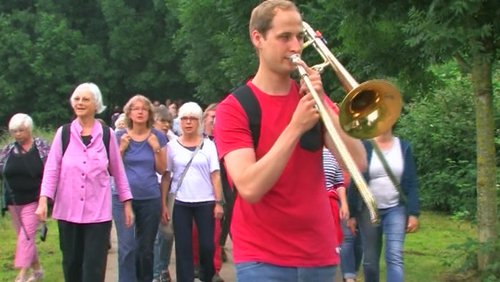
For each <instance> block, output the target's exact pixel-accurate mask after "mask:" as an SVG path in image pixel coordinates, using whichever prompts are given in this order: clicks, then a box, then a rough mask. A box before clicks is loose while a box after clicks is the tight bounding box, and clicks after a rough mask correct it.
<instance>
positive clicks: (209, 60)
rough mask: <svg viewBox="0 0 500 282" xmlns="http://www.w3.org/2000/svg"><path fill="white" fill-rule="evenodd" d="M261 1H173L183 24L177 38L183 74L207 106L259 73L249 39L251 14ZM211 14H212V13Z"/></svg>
mask: <svg viewBox="0 0 500 282" xmlns="http://www.w3.org/2000/svg"><path fill="white" fill-rule="evenodd" d="M256 3H257V1H228V0H221V1H211V0H200V1H171V0H167V4H168V5H169V7H171V8H173V9H174V11H175V15H176V17H177V19H178V21H179V23H180V29H179V30H178V31H177V32H176V34H175V38H174V44H175V49H176V50H177V51H178V52H180V53H181V54H182V57H183V58H182V67H181V69H182V71H183V73H184V74H185V75H186V79H188V81H190V82H192V83H193V84H195V85H196V93H195V96H196V97H197V98H199V99H201V100H202V101H203V102H205V103H210V102H213V101H217V100H220V99H221V97H223V96H225V95H226V94H227V93H228V92H229V90H230V89H232V88H233V87H234V86H236V85H238V84H241V83H243V82H244V81H245V79H246V78H247V77H248V76H249V75H251V74H252V73H254V72H255V68H256V61H255V59H253V58H254V57H255V55H254V53H253V51H252V47H251V44H250V42H249V40H248V33H247V32H246V31H247V30H248V27H247V23H248V19H249V18H250V15H249V12H250V11H251V7H253V6H254V5H255V4H256ZM207 11H210V13H208V12H207Z"/></svg>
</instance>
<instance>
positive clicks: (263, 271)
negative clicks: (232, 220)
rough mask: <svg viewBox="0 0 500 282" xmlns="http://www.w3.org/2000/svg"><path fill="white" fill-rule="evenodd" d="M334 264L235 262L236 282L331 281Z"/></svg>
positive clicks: (333, 273) (333, 276)
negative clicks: (306, 265)
mask: <svg viewBox="0 0 500 282" xmlns="http://www.w3.org/2000/svg"><path fill="white" fill-rule="evenodd" d="M336 268H337V267H336V266H335V265H331V266H322V267H284V266H277V265H272V264H267V263H261V262H245V263H238V264H236V277H237V281H238V282H255V281H262V282H275V281H276V282H278V281H287V282H309V281H315V282H316V281H317V282H331V281H334V279H335V270H336Z"/></svg>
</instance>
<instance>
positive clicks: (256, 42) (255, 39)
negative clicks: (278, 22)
mask: <svg viewBox="0 0 500 282" xmlns="http://www.w3.org/2000/svg"><path fill="white" fill-rule="evenodd" d="M250 39H251V40H252V44H253V46H254V47H255V48H256V49H260V45H261V42H262V39H264V37H263V35H262V34H261V33H260V32H258V31H257V30H255V29H254V30H253V31H252V32H251V33H250Z"/></svg>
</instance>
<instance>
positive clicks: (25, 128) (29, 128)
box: [0, 113, 50, 282]
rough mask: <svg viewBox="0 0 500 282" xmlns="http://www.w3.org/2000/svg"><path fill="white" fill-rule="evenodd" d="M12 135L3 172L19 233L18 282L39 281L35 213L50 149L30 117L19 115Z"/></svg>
mask: <svg viewBox="0 0 500 282" xmlns="http://www.w3.org/2000/svg"><path fill="white" fill-rule="evenodd" d="M9 133H10V135H11V137H12V138H13V139H14V140H15V141H14V142H12V143H10V144H8V145H7V146H5V147H4V148H3V150H2V151H1V153H0V171H1V172H2V178H3V185H4V187H3V188H4V195H3V197H4V199H5V201H4V202H5V203H6V205H7V206H8V210H9V212H10V214H11V217H12V223H13V224H14V229H15V230H16V234H17V245H16V255H15V259H14V266H15V267H16V268H18V269H19V274H18V275H17V277H16V280H15V281H16V282H21V281H22V282H25V281H29V282H33V281H39V280H41V279H42V278H43V274H44V273H43V270H42V267H41V265H40V261H39V258H38V252H37V249H36V244H35V242H36V240H35V234H36V230H37V228H38V225H39V220H38V217H37V216H36V214H35V210H36V207H37V202H38V195H39V194H40V183H41V181H42V175H43V167H44V165H45V161H46V159H47V155H48V153H49V149H50V147H49V145H48V144H47V142H45V141H44V140H43V139H41V138H38V137H36V138H33V120H32V119H31V117H30V116H29V115H27V114H23V113H18V114H15V115H14V116H13V117H12V118H11V119H10V121H9ZM2 208H5V207H2ZM30 271H31V274H30V273H29V272H30Z"/></svg>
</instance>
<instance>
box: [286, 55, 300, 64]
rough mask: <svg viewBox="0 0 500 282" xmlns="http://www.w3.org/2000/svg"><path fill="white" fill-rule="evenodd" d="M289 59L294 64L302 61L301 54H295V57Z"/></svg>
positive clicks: (291, 56)
mask: <svg viewBox="0 0 500 282" xmlns="http://www.w3.org/2000/svg"><path fill="white" fill-rule="evenodd" d="M288 59H290V61H291V62H292V63H294V64H296V63H298V62H299V61H300V55H299V54H293V55H290V57H288Z"/></svg>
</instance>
